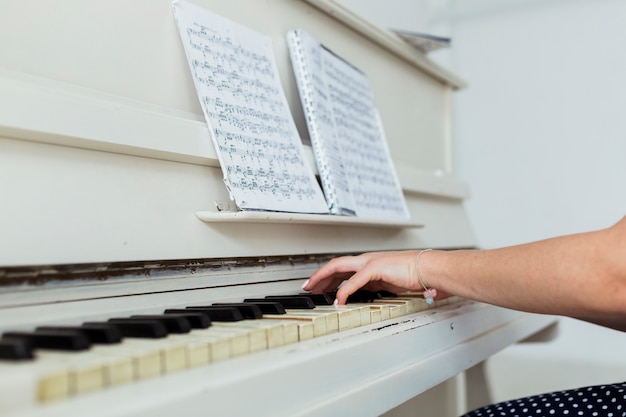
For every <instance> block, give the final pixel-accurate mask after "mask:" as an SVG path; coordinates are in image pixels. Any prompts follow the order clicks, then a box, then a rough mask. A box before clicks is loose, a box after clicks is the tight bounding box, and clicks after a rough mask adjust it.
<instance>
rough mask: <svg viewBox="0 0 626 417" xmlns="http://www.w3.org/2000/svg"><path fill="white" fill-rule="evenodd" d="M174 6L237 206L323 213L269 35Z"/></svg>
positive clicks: (193, 8)
mask: <svg viewBox="0 0 626 417" xmlns="http://www.w3.org/2000/svg"><path fill="white" fill-rule="evenodd" d="M172 7H173V10H174V16H175V18H176V23H177V25H178V29H179V32H180V37H181V40H182V43H183V46H184V49H185V54H186V56H187V60H188V64H189V67H190V70H191V73H192V76H193V81H194V85H195V88H196V91H197V94H198V98H199V99H200V104H201V106H202V110H203V112H204V116H205V119H206V121H207V124H208V126H209V131H210V133H211V137H212V140H213V143H214V145H215V149H216V151H217V154H218V159H219V161H220V165H221V167H222V171H223V174H224V182H225V184H226V187H227V188H228V190H229V192H230V195H231V198H232V199H233V200H234V201H235V203H236V204H237V206H238V207H239V208H240V209H242V210H266V211H284V212H297V213H328V208H327V205H326V202H325V200H324V195H323V194H322V190H321V189H320V187H319V185H318V183H317V181H316V179H315V176H314V174H313V171H312V170H311V167H310V166H309V165H308V162H307V160H306V156H305V154H304V149H303V146H302V143H301V141H300V136H299V134H298V131H297V129H296V125H295V122H294V121H293V118H292V116H291V113H290V111H289V107H288V104H287V99H286V97H285V94H284V91H283V89H282V85H281V83H280V79H279V75H278V69H277V68H276V62H275V60H274V51H273V47H272V39H271V38H270V37H269V36H265V35H263V34H260V33H258V32H255V31H253V30H252V29H249V28H247V27H245V26H242V25H239V24H237V23H235V22H233V21H231V20H228V19H226V18H224V17H222V16H219V15H217V14H215V13H213V12H210V11H209V10H207V9H203V8H201V7H198V6H196V5H194V4H192V3H190V2H187V1H179V0H175V1H174V2H173V3H172Z"/></svg>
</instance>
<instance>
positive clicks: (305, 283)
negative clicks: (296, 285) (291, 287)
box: [301, 279, 309, 289]
mask: <svg viewBox="0 0 626 417" xmlns="http://www.w3.org/2000/svg"><path fill="white" fill-rule="evenodd" d="M307 285H309V280H308V279H307V280H306V281H304V284H302V287H301V288H302V289H304V287H306V286H307Z"/></svg>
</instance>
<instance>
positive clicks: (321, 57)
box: [287, 30, 410, 220]
mask: <svg viewBox="0 0 626 417" xmlns="http://www.w3.org/2000/svg"><path fill="white" fill-rule="evenodd" d="M287 41H288V45H289V53H290V56H291V62H292V66H293V69H294V74H295V76H296V81H297V85H298V90H299V92H300V98H301V102H302V106H303V110H304V113H305V116H306V122H307V127H308V129H309V134H310V136H311V142H312V144H313V151H314V153H315V158H316V161H317V166H318V170H319V172H320V178H321V181H322V186H323V187H324V191H325V192H326V198H327V200H328V201H329V207H330V210H331V212H335V213H342V212H343V213H346V212H352V213H355V214H356V215H357V216H358V217H364V218H372V219H386V220H389V219H391V220H398V219H408V218H409V217H410V214H409V211H408V208H407V206H406V202H405V200H404V194H403V193H402V188H401V187H400V182H399V181H398V177H397V175H396V172H395V168H394V166H393V161H392V159H391V155H390V153H389V148H388V146H387V140H386V138H385V134H384V130H383V126H382V122H381V119H380V116H379V114H378V111H377V110H376V108H375V106H374V102H373V94H372V90H371V88H370V85H369V81H368V79H367V76H366V75H365V74H364V73H363V72H362V71H360V70H359V69H358V68H356V67H354V66H352V65H351V64H350V63H348V62H347V61H345V60H344V59H343V58H341V57H339V56H337V55H336V54H335V53H333V52H332V51H331V50H329V49H328V48H326V47H325V46H324V45H322V44H320V43H319V42H318V41H317V40H316V39H315V38H313V37H312V36H311V35H309V34H308V33H306V32H304V31H302V30H293V31H290V32H289V33H288V34H287Z"/></svg>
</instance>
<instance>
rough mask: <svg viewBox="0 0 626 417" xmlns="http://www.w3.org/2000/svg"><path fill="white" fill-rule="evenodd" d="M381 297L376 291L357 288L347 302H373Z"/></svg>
mask: <svg viewBox="0 0 626 417" xmlns="http://www.w3.org/2000/svg"><path fill="white" fill-rule="evenodd" d="M377 298H380V297H379V296H378V294H377V293H376V292H373V291H368V290H357V291H355V292H354V293H353V294H350V295H349V296H348V299H347V300H346V303H348V304H349V303H371V302H372V301H374V300H375V299H377Z"/></svg>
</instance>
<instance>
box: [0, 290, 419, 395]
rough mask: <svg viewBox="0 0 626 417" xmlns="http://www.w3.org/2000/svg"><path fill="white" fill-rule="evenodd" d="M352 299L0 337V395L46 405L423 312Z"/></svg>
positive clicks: (404, 300)
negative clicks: (16, 394) (15, 394)
mask: <svg viewBox="0 0 626 417" xmlns="http://www.w3.org/2000/svg"><path fill="white" fill-rule="evenodd" d="M357 297H359V298H358V299H355V298H354V297H353V298H352V299H351V302H350V303H349V304H347V305H345V306H333V305H332V300H334V297H332V296H328V295H309V294H306V295H303V294H298V295H297V296H289V297H286V296H279V297H276V296H269V297H266V298H256V299H246V300H244V301H243V302H241V303H226V304H220V303H215V304H211V305H192V306H188V307H186V308H184V309H181V308H177V309H166V310H164V311H163V313H162V314H158V315H154V314H152V315H131V316H129V317H114V318H111V319H108V320H107V321H102V322H85V323H82V324H80V325H76V326H42V327H37V328H36V329H34V330H32V331H20V332H18V331H11V332H5V333H4V334H3V335H2V338H0V381H3V382H2V383H0V385H2V384H10V387H8V386H7V387H2V386H0V392H19V393H20V394H19V395H20V396H22V397H24V398H28V399H29V400H30V403H31V404H33V403H34V404H45V403H49V402H53V401H58V400H61V399H64V398H69V397H74V396H78V395H81V394H83V393H88V392H94V391H98V390H102V389H105V388H107V387H113V386H118V385H121V384H127V383H130V382H132V381H138V380H143V379H146V378H153V377H157V376H159V375H164V374H169V373H173V372H178V371H181V370H184V369H190V368H194V367H198V366H205V365H209V364H211V363H214V362H218V361H223V360H227V359H229V358H235V357H238V356H241V355H247V354H250V353H254V352H258V351H261V350H266V349H273V348H276V347H279V346H284V345H288V344H292V343H297V342H301V341H305V340H309V339H312V338H316V337H321V336H325V335H329V334H333V333H338V332H342V331H346V330H349V329H354V328H358V327H361V326H366V325H369V324H372V323H377V322H381V321H384V320H389V319H393V318H397V317H400V316H403V315H406V314H410V313H414V312H418V311H422V310H425V309H426V308H428V304H427V303H426V302H425V301H424V300H423V299H422V298H421V297H420V296H418V295H416V294H401V295H398V296H389V295H388V296H384V297H380V296H377V297H373V296H372V294H369V293H364V292H362V293H360V294H358V295H357ZM4 388H7V390H5V389H4ZM9 388H10V391H9Z"/></svg>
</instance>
